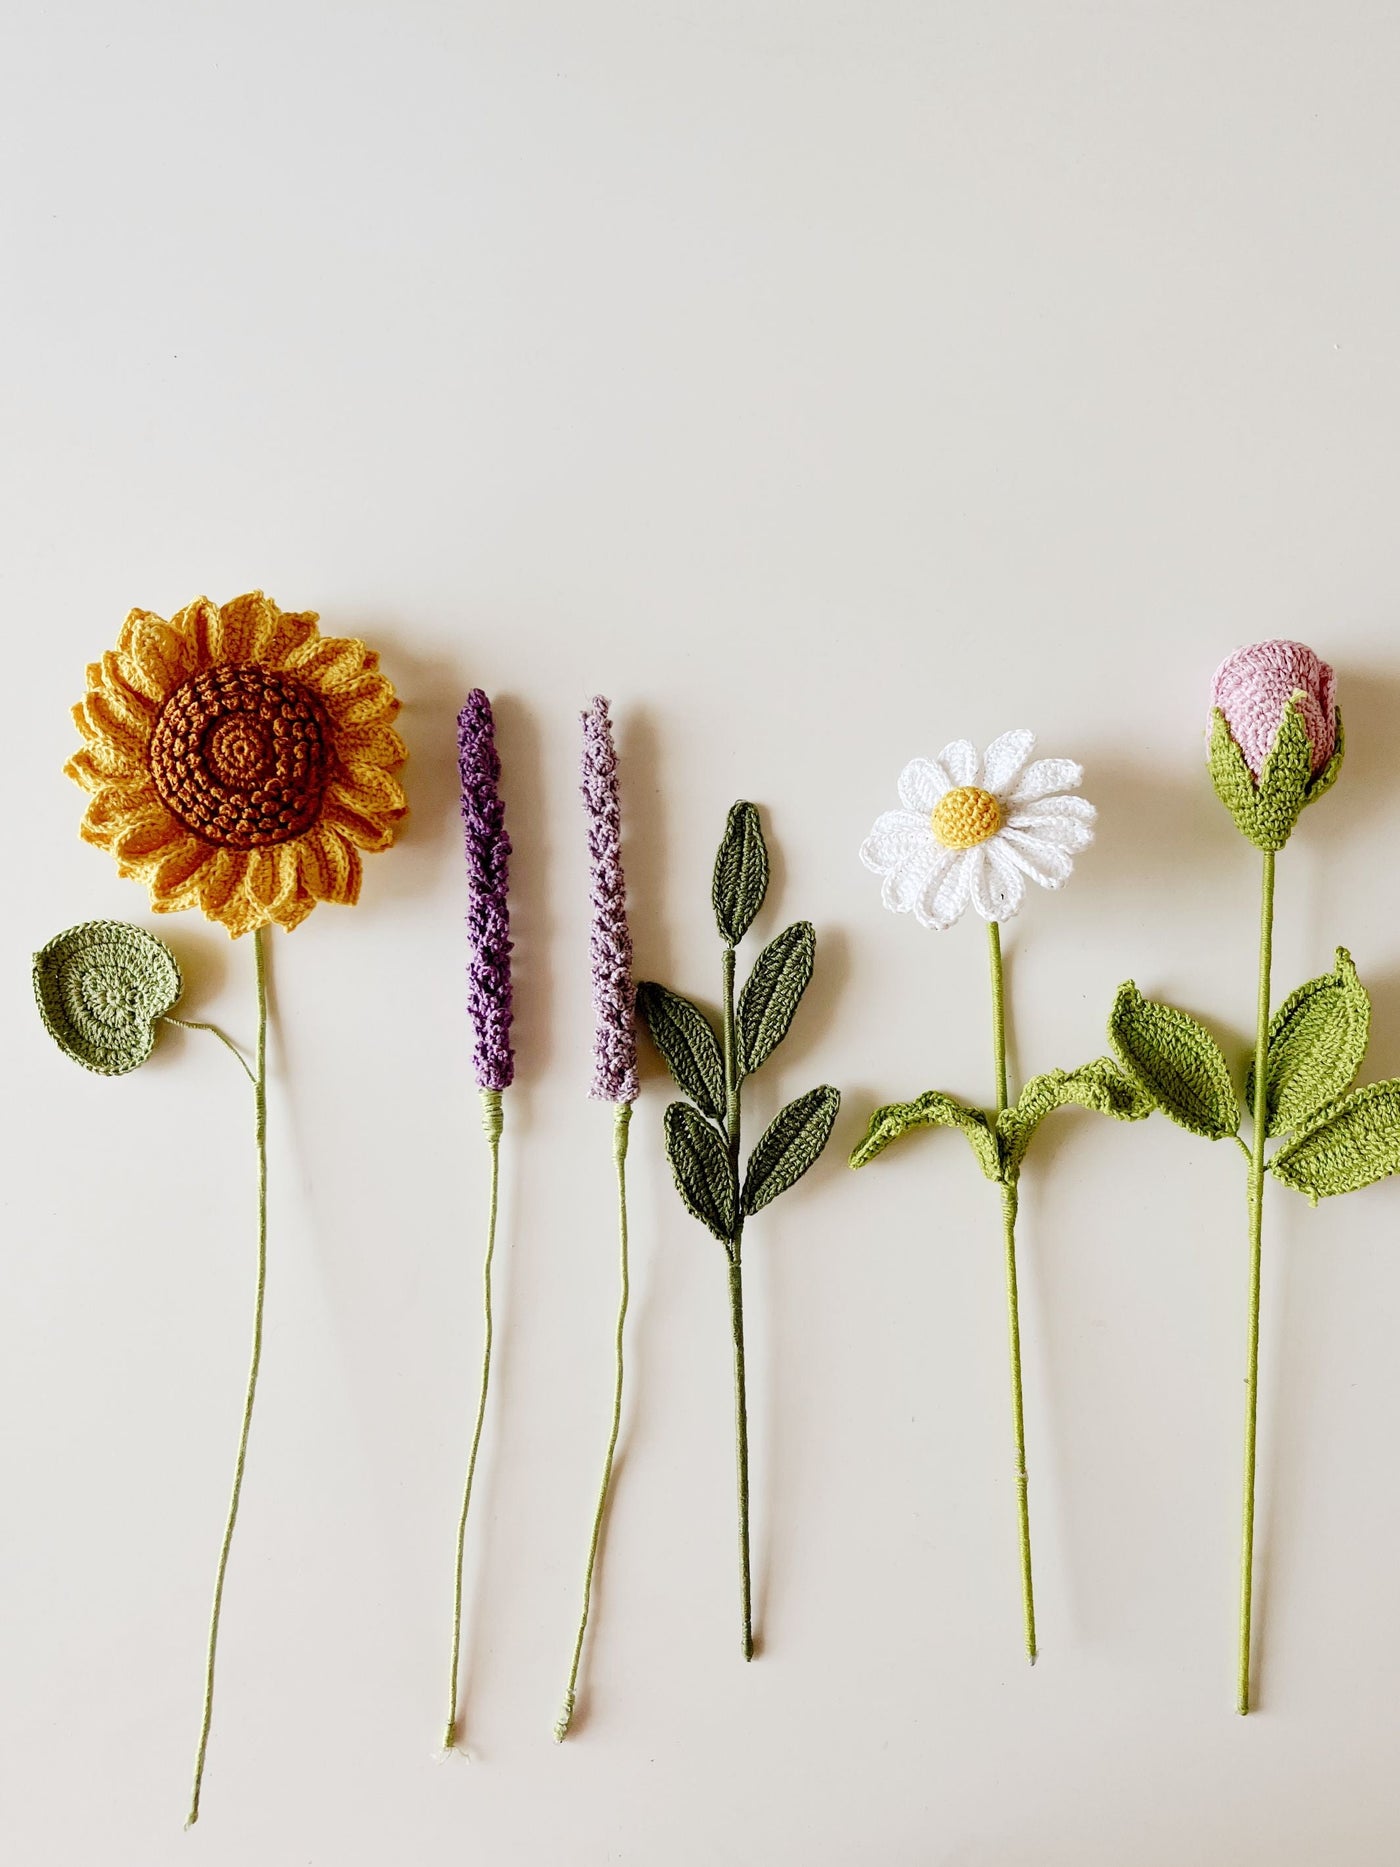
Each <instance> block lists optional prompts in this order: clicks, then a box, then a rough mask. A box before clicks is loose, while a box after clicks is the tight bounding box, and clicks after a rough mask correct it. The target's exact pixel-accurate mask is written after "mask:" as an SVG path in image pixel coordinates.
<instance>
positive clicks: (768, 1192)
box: [637, 802, 841, 1660]
mask: <svg viewBox="0 0 1400 1867" xmlns="http://www.w3.org/2000/svg"><path fill="white" fill-rule="evenodd" d="M768 876H769V870H768V849H767V845H766V844H765V842H764V840H763V826H762V824H761V822H760V820H759V814H758V811H757V809H756V808H755V806H754V805H752V804H747V803H742V802H741V803H737V804H735V805H734V806H733V808H732V809H731V810H730V812H729V818H728V821H727V823H726V824H725V829H724V836H723V839H722V840H721V842H720V846H719V852H718V854H717V856H716V858H715V871H714V886H713V889H712V891H711V899H712V903H713V906H714V913H715V925H716V927H717V928H718V930H719V937H720V939H721V940H722V941H723V942H724V953H723V959H722V964H721V977H722V1004H723V1015H722V1020H721V1024H720V1029H719V1030H718V1031H716V1029H715V1027H714V1025H713V1024H712V1023H711V1021H710V1019H709V1018H708V1017H707V1016H706V1014H705V1013H704V1012H703V1011H702V1010H701V1009H700V1007H699V1006H698V1005H696V1004H694V1003H692V1001H691V1000H690V999H687V998H683V997H681V995H680V994H679V993H678V992H673V991H671V990H670V989H669V988H668V987H666V986H664V985H658V984H656V983H654V982H651V981H648V982H647V983H645V984H643V985H641V986H639V988H638V992H637V1002H638V1005H639V1007H640V1009H641V1012H642V1015H643V1017H644V1018H645V1020H646V1025H647V1029H648V1031H649V1032H650V1033H651V1039H652V1042H653V1043H654V1044H655V1046H656V1048H657V1050H658V1051H659V1052H660V1053H661V1056H662V1058H663V1060H664V1061H665V1063H666V1066H667V1068H668V1069H669V1070H670V1072H671V1075H672V1077H673V1078H674V1079H675V1082H676V1086H677V1087H678V1088H679V1089H680V1090H681V1091H682V1092H683V1094H685V1095H686V1096H688V1097H689V1098H690V1100H689V1101H688V1102H673V1103H672V1104H671V1105H670V1107H669V1108H668V1109H667V1110H666V1113H665V1116H664V1117H663V1130H664V1134H665V1140H666V1156H667V1159H668V1160H669V1161H670V1163H671V1171H672V1174H673V1175H674V1177H675V1182H676V1190H677V1192H678V1193H679V1194H680V1197H681V1200H682V1202H683V1204H684V1206H685V1208H686V1210H687V1212H689V1213H690V1215H691V1217H692V1218H694V1219H698V1220H699V1222H700V1223H701V1225H703V1226H705V1227H706V1228H707V1230H709V1231H710V1232H711V1233H712V1234H713V1235H714V1236H715V1237H716V1238H717V1239H718V1240H719V1242H720V1244H721V1245H722V1246H723V1247H724V1254H725V1259H726V1262H727V1266H728V1275H729V1308H730V1325H731V1333H732V1336H733V1345H734V1419H735V1439H736V1453H737V1464H738V1481H739V1569H740V1588H741V1604H742V1617H743V1653H744V1658H745V1659H746V1660H748V1659H752V1658H753V1652H754V1641H753V1589H752V1579H751V1573H750V1558H749V1433H748V1400H747V1385H746V1377H745V1363H744V1284H743V1245H744V1227H745V1223H746V1221H747V1220H749V1219H751V1218H752V1217H753V1216H754V1215H755V1214H756V1213H758V1212H761V1211H762V1210H763V1208H764V1207H765V1206H767V1205H770V1204H771V1203H772V1201H773V1200H775V1199H777V1198H778V1197H779V1195H780V1194H782V1193H785V1192H787V1191H788V1190H789V1188H791V1187H793V1186H795V1185H796V1184H797V1182H798V1181H799V1180H800V1179H801V1178H802V1176H803V1174H804V1173H806V1172H807V1170H808V1168H810V1167H811V1166H812V1165H813V1164H814V1163H815V1162H816V1161H817V1159H818V1158H819V1157H820V1155H821V1152H822V1149H823V1148H824V1147H825V1146H826V1144H827V1142H828V1140H829V1139H830V1138H831V1130H832V1125H833V1124H834V1122H835V1120H836V1113H837V1110H838V1109H839V1107H840V1105H841V1097H840V1093H839V1091H837V1090H836V1089H833V1088H832V1087H831V1085H830V1084H829V1083H823V1084H822V1085H821V1086H820V1087H819V1088H816V1089H809V1090H808V1091H807V1092H806V1094H804V1095H800V1096H797V1097H795V1098H794V1100H793V1101H791V1102H789V1103H787V1104H786V1106H785V1107H783V1108H781V1109H780V1110H779V1111H778V1113H777V1114H776V1115H775V1116H774V1117H773V1120H772V1121H771V1122H770V1123H769V1124H768V1127H767V1128H766V1129H765V1130H764V1132H763V1134H762V1135H761V1136H760V1138H759V1140H758V1142H757V1144H756V1146H755V1147H754V1148H753V1150H752V1152H751V1153H750V1155H749V1157H748V1159H747V1161H744V1160H743V1144H742V1136H741V1111H742V1091H743V1084H744V1081H745V1079H746V1078H747V1077H749V1076H752V1075H753V1074H754V1072H755V1071H756V1070H758V1069H760V1068H761V1067H762V1065H763V1064H764V1063H766V1062H767V1061H768V1059H769V1058H770V1057H771V1056H772V1054H773V1052H774V1051H775V1050H776V1049H777V1047H778V1045H779V1044H780V1043H781V1042H782V1041H783V1039H784V1038H785V1037H786V1036H787V1034H788V1031H789V1029H790V1028H791V1025H792V1021H793V1018H794V1016H795V1015H796V1012H797V1007H798V1005H799V1004H800V1003H801V1000H802V995H803V993H804V992H805V991H806V989H807V986H808V983H809V982H810V980H811V977H812V968H813V966H814V964H815V961H816V951H817V936H816V932H815V930H814V929H813V927H812V925H811V923H810V922H809V921H795V922H794V923H793V924H792V926H790V927H786V928H784V929H783V931H782V932H781V933H780V934H778V935H777V936H776V938H775V939H773V940H770V941H769V942H768V944H767V946H765V947H764V948H763V950H762V952H760V954H759V955H758V958H757V959H756V960H755V962H754V965H753V968H752V970H751V972H750V973H749V976H748V979H747V980H746V981H745V983H744V986H743V989H742V991H740V992H739V994H738V997H737V999H736V996H735V962H736V952H735V949H736V948H737V947H738V945H739V943H740V942H741V941H742V940H743V938H744V936H745V935H746V934H747V933H748V931H749V929H750V928H751V927H752V925H753V923H754V920H755V919H756V917H757V915H758V912H759V909H760V908H761V907H762V906H763V902H764V898H765V896H766V895H767V892H768ZM741 1163H742V1164H741Z"/></svg>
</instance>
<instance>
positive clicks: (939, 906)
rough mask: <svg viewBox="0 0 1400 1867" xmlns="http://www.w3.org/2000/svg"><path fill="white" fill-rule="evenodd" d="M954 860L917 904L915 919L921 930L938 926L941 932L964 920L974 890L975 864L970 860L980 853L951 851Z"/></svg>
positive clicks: (933, 881) (926, 889)
mask: <svg viewBox="0 0 1400 1867" xmlns="http://www.w3.org/2000/svg"><path fill="white" fill-rule="evenodd" d="M948 853H949V854H950V855H951V857H952V861H951V862H950V863H949V864H948V866H947V868H946V869H944V870H943V872H942V874H941V875H940V876H938V877H936V878H935V879H934V880H932V881H930V882H929V883H928V884H927V886H926V887H925V889H924V891H923V893H922V894H921V895H920V897H919V899H918V900H917V901H916V902H915V903H914V919H915V920H916V921H917V922H918V923H919V925H920V926H921V927H934V928H937V929H938V930H939V931H940V932H941V931H942V930H943V928H945V927H951V926H952V924H953V922H954V921H955V920H958V919H960V918H961V916H962V913H963V910H964V908H966V906H967V898H968V894H969V892H970V891H971V888H972V873H971V862H970V860H969V858H970V857H971V856H973V855H974V854H975V853H976V852H975V851H973V850H971V849H955V850H950V851H949V852H948Z"/></svg>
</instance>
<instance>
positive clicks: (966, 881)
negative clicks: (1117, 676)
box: [851, 731, 1153, 1663]
mask: <svg viewBox="0 0 1400 1867" xmlns="http://www.w3.org/2000/svg"><path fill="white" fill-rule="evenodd" d="M1034 749H1035V736H1034V734H1033V733H1029V732H1025V731H1020V732H1009V733H1003V734H1002V736H1001V737H1000V738H999V739H995V740H993V742H992V743H991V745H989V746H988V747H987V750H986V754H985V756H983V757H981V758H979V756H978V754H977V751H976V748H975V747H974V746H972V745H971V744H970V743H969V742H968V741H967V740H966V739H959V740H956V741H955V742H954V743H953V744H952V745H948V746H945V747H944V749H943V750H942V752H940V753H939V755H938V757H937V758H936V759H914V760H912V761H911V762H910V763H909V764H908V765H906V766H905V768H904V771H903V772H902V773H901V775H900V780H899V798H900V804H901V808H900V809H899V810H889V811H886V812H884V814H883V815H882V816H881V817H880V818H879V819H878V820H877V821H876V824H875V827H874V829H873V830H872V831H871V833H870V835H869V836H868V837H867V838H866V840H865V843H864V844H863V845H862V847H861V852H860V855H861V861H862V862H863V863H864V864H865V866H866V867H867V868H868V869H871V870H873V871H874V873H875V874H877V875H880V876H882V877H883V878H884V883H883V888H882V890H881V894H882V899H883V900H884V903H885V906H886V907H887V908H890V909H892V910H893V911H894V912H896V913H912V914H913V915H914V918H915V919H916V920H917V921H918V922H919V924H920V925H921V926H923V927H929V928H933V929H935V930H943V929H946V928H948V927H951V926H952V925H953V924H954V923H955V922H956V921H957V920H959V919H960V918H961V916H962V914H963V912H964V911H965V909H966V908H967V906H968V905H969V903H970V904H971V905H972V907H973V908H974V909H975V910H976V912H977V913H978V914H979V915H980V916H981V918H982V919H983V920H984V921H986V923H987V940H988V949H989V958H990V962H991V983H992V1057H993V1063H994V1067H995V1072H996V1105H995V1107H994V1108H990V1109H982V1108H975V1107H970V1106H968V1105H967V1104H966V1103H963V1102H959V1101H958V1100H957V1099H956V1098H955V1097H953V1096H950V1095H945V1094H944V1092H943V1091H942V1090H941V1089H930V1090H926V1091H925V1093H924V1094H923V1095H921V1096H916V1097H915V1098H914V1099H913V1100H912V1101H910V1102H892V1103H889V1104H887V1105H886V1106H885V1107H883V1108H878V1109H876V1110H875V1112H874V1114H873V1115H872V1116H871V1117H870V1124H869V1127H868V1129H867V1131H866V1134H865V1138H864V1139H863V1140H862V1141H861V1142H860V1143H859V1144H858V1146H857V1147H856V1148H855V1149H854V1151H853V1152H852V1154H851V1165H852V1166H853V1167H864V1166H866V1165H867V1164H868V1163H869V1162H870V1161H872V1160H874V1159H875V1158H876V1156H877V1155H879V1154H882V1153H883V1152H884V1151H885V1149H886V1148H887V1147H889V1146H890V1145H891V1144H892V1143H893V1142H895V1141H898V1140H900V1139H901V1138H902V1137H903V1136H904V1135H906V1134H909V1133H911V1132H912V1131H913V1130H914V1129H917V1128H955V1129H957V1130H958V1131H959V1132H960V1133H961V1134H962V1135H963V1137H964V1138H965V1139H966V1141H967V1143H968V1145H969V1146H970V1147H971V1149H972V1153H973V1158H974V1159H975V1160H976V1162H977V1165H978V1166H979V1167H980V1168H981V1170H982V1173H983V1174H984V1175H985V1177H986V1178H987V1179H988V1180H990V1181H991V1182H992V1183H993V1184H994V1185H996V1186H998V1187H1000V1189H1001V1207H1002V1237H1003V1246H1004V1258H1005V1270H1006V1300H1007V1319H1008V1333H1009V1338H1010V1353H1011V1416H1012V1431H1013V1434H1014V1436H1015V1442H1016V1502H1017V1516H1018V1528H1019V1538H1020V1555H1021V1598H1022V1611H1023V1616H1024V1623H1025V1640H1026V1653H1027V1655H1028V1657H1029V1658H1030V1660H1031V1661H1032V1663H1034V1660H1035V1657H1036V1652H1037V1643H1036V1624H1035V1584H1034V1579H1033V1574H1032V1567H1031V1526H1030V1500H1029V1480H1028V1477H1027V1471H1026V1425H1025V1399H1024V1394H1023V1389H1022V1380H1021V1318H1020V1299H1019V1295H1018V1282H1017V1271H1016V1218H1017V1211H1018V1202H1019V1195H1018V1186H1019V1182H1020V1177H1021V1170H1022V1167H1023V1165H1024V1163H1025V1159H1026V1153H1027V1150H1028V1149H1029V1147H1030V1145H1031V1142H1032V1140H1033V1139H1034V1137H1035V1134H1036V1131H1037V1130H1038V1129H1039V1127H1040V1124H1041V1123H1042V1122H1043V1121H1044V1120H1045V1118H1046V1116H1047V1115H1051V1114H1053V1113H1054V1112H1055V1110H1056V1109H1061V1108H1068V1107H1078V1108H1085V1109H1096V1110H1098V1111H1099V1112H1100V1113H1101V1114H1104V1115H1109V1116H1112V1117H1113V1118H1114V1119H1115V1120H1116V1121H1140V1120H1142V1118H1143V1117H1144V1116H1145V1115H1147V1114H1148V1113H1149V1111H1150V1110H1151V1108H1152V1106H1153V1105H1152V1103H1151V1101H1150V1100H1149V1098H1148V1097H1147V1096H1146V1095H1145V1094H1144V1092H1143V1091H1142V1089H1141V1088H1140V1087H1139V1085H1138V1084H1137V1083H1135V1082H1134V1081H1133V1079H1132V1078H1131V1077H1129V1076H1128V1075H1127V1074H1125V1072H1124V1071H1122V1070H1121V1069H1119V1067H1118V1066H1117V1065H1116V1064H1115V1063H1114V1062H1113V1061H1112V1060H1111V1059H1110V1058H1108V1057H1099V1058H1096V1059H1095V1060H1094V1061H1093V1062H1092V1063H1085V1064H1082V1065H1081V1066H1080V1067H1079V1068H1078V1069H1075V1070H1050V1071H1047V1072H1046V1073H1045V1074H1044V1075H1042V1076H1033V1077H1032V1078H1031V1079H1030V1081H1029V1082H1028V1083H1027V1084H1026V1085H1025V1087H1024V1088H1023V1089H1022V1090H1021V1093H1020V1094H1019V1095H1018V1096H1017V1097H1016V1099H1015V1101H1014V1102H1013V1101H1012V1100H1011V1098H1010V1095H1009V1093H1008V1084H1007V1062H1006V992H1005V980H1004V973H1003V967H1002V950H1001V927H1002V923H1003V922H1005V921H1008V920H1010V919H1011V918H1012V916H1013V915H1014V914H1016V913H1017V911H1018V910H1019V908H1020V906H1021V902H1022V899H1023V897H1024V893H1025V883H1026V880H1027V878H1029V879H1030V880H1031V881H1034V882H1038V883H1039V884H1040V886H1041V887H1042V888H1051V889H1054V888H1059V887H1061V886H1063V884H1064V883H1065V882H1066V881H1067V880H1068V879H1069V876H1070V873H1071V870H1072V868H1073V861H1072V857H1073V856H1074V854H1076V853H1077V852H1078V851H1079V850H1082V849H1085V848H1087V847H1088V845H1089V844H1090V842H1092V840H1093V828H1092V826H1093V823H1094V819H1095V811H1094V807H1093V805H1092V804H1090V803H1088V802H1087V801H1086V800H1085V799H1084V798H1082V797H1079V796H1077V795H1075V793H1076V792H1077V791H1078V788H1079V785H1080V784H1081V782H1082V780H1083V775H1084V774H1083V771H1082V770H1081V768H1080V767H1079V766H1078V765H1076V764H1075V763H1074V762H1073V761H1072V760H1070V759H1037V760H1035V761H1034V762H1031V753H1032V751H1033V750H1034Z"/></svg>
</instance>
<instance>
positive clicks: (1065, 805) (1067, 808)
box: [1006, 793, 1099, 823]
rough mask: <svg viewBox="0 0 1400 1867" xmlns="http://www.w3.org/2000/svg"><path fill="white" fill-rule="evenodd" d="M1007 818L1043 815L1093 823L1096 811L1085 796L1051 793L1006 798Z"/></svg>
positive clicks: (1096, 815) (1096, 814)
mask: <svg viewBox="0 0 1400 1867" xmlns="http://www.w3.org/2000/svg"><path fill="white" fill-rule="evenodd" d="M1006 807H1007V815H1008V818H1010V817H1013V816H1021V815H1023V814H1028V813H1029V814H1034V815H1035V816H1038V817H1039V816H1045V817H1078V818H1079V819H1080V820H1081V821H1082V822H1084V823H1093V822H1094V821H1095V819H1096V818H1097V817H1098V814H1099V813H1098V812H1097V811H1096V810H1095V809H1094V806H1093V805H1092V804H1091V803H1090V802H1089V800H1088V798H1087V797H1074V796H1072V795H1063V796H1062V795H1059V794H1057V793H1055V794H1052V795H1051V796H1049V797H1033V798H1023V799H1021V800H1019V801H1018V800H1017V799H1016V798H1008V799H1007V800H1006Z"/></svg>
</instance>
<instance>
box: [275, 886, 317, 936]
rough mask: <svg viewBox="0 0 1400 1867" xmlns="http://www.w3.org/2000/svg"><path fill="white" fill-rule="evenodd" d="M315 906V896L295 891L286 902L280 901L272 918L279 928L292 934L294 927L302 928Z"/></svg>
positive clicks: (298, 890)
mask: <svg viewBox="0 0 1400 1867" xmlns="http://www.w3.org/2000/svg"><path fill="white" fill-rule="evenodd" d="M315 905H316V897H315V896H314V895H307V894H303V893H302V892H301V890H300V889H294V890H293V891H292V893H291V894H290V895H288V896H287V898H286V900H285V901H279V902H278V904H277V905H276V907H274V908H273V910H272V918H273V920H275V921H276V923H277V925H278V926H279V927H283V928H285V929H286V931H287V932H288V933H290V932H291V931H292V929H293V928H294V927H300V926H301V923H302V922H303V921H304V920H305V919H306V917H307V915H308V914H309V913H310V912H311V910H312V908H314V907H315Z"/></svg>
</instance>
